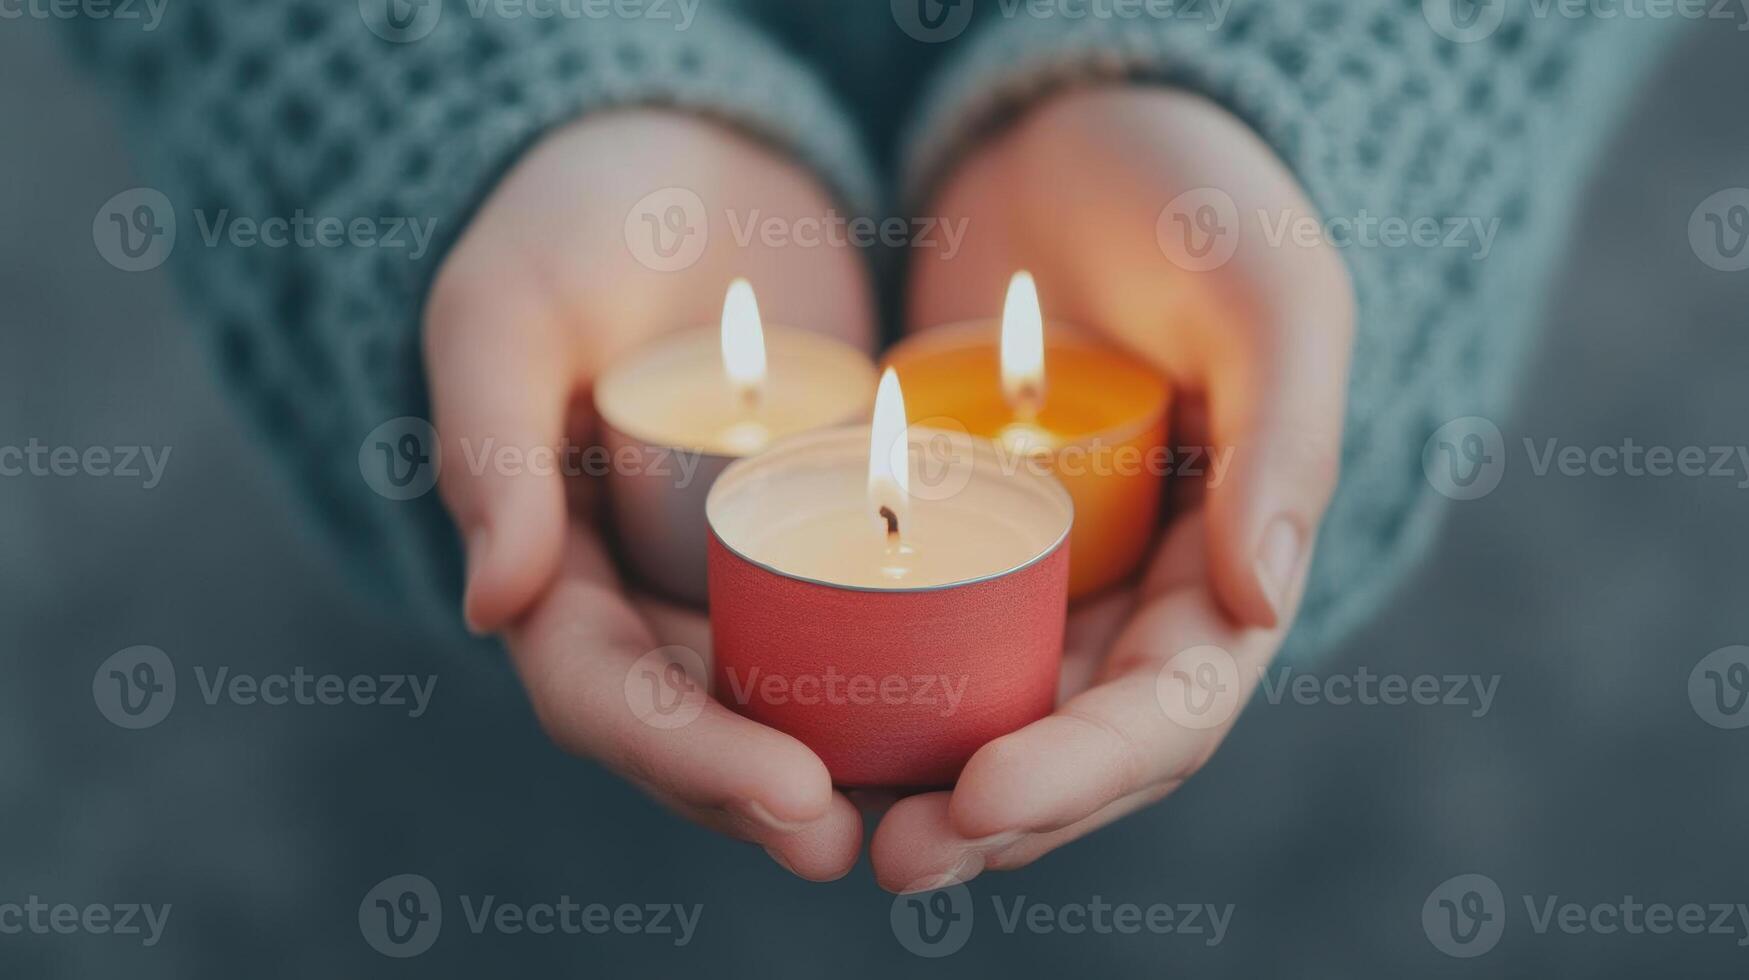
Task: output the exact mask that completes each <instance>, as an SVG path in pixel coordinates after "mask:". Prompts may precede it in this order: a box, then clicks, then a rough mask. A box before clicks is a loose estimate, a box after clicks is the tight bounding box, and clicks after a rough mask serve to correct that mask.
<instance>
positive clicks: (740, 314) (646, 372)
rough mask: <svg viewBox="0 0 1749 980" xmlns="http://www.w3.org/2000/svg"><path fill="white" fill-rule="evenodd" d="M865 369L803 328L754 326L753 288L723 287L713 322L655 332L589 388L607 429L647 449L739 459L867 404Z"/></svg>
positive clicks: (742, 284)
mask: <svg viewBox="0 0 1749 980" xmlns="http://www.w3.org/2000/svg"><path fill="white" fill-rule="evenodd" d="M874 384H875V372H874V366H873V365H872V364H871V363H870V362H869V358H868V356H867V355H866V354H864V353H863V352H861V351H859V350H857V349H855V348H854V347H851V346H850V345H848V344H845V343H842V342H840V341H837V340H834V339H832V338H831V337H827V336H823V335H821V334H818V333H811V332H809V331H806V330H794V329H786V328H783V327H772V326H764V325H763V324H762V323H761V322H760V319H759V307H758V306H757V304H756V303H755V300H754V297H753V288H752V287H751V286H749V285H748V284H747V282H746V280H744V279H737V280H736V281H735V282H734V283H733V284H731V286H730V287H729V294H728V297H727V298H726V299H725V301H724V303H723V320H722V323H721V325H720V326H717V327H707V328H704V329H699V330H689V331H685V332H682V333H676V334H670V335H668V336H665V337H663V338H661V339H659V340H658V341H656V342H655V343H653V344H651V345H650V346H648V347H646V348H644V349H642V350H640V351H637V352H635V353H633V354H632V355H630V356H629V357H627V358H625V359H624V360H622V361H620V362H618V363H616V364H614V365H612V366H611V367H610V368H609V369H608V370H607V371H606V372H605V373H604V374H603V375H602V376H601V378H600V379H599V380H597V381H596V384H595V406H596V409H597V410H598V411H600V413H601V419H602V421H603V422H604V423H605V424H606V425H607V426H608V427H610V428H612V429H615V430H617V431H619V432H620V433H622V434H624V435H626V436H629V437H631V438H634V439H636V440H638V441H639V442H641V443H643V444H645V445H649V446H666V447H673V448H679V449H687V450H691V451H694V452H703V453H710V454H713V455H720V456H747V455H751V454H753V453H756V452H758V451H759V450H760V449H763V448H764V447H765V446H766V444H768V443H770V442H772V441H773V440H776V439H781V438H783V437H785V436H790V435H794V434H796V433H798V432H805V431H807V430H809V429H816V428H820V427H822V426H829V425H838V424H841V423H844V422H848V421H851V420H852V419H855V418H857V417H858V416H860V415H861V414H862V413H863V412H865V411H867V410H868V404H869V398H870V397H871V396H872V395H873V393H874Z"/></svg>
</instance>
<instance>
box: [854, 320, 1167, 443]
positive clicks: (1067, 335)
mask: <svg viewBox="0 0 1749 980" xmlns="http://www.w3.org/2000/svg"><path fill="white" fill-rule="evenodd" d="M991 324H995V325H996V333H997V336H998V337H1000V336H1001V329H1002V320H1001V318H1000V317H992V318H985V319H982V320H958V321H955V322H953V323H944V324H942V325H941V326H938V327H927V328H925V329H923V330H921V331H919V332H917V333H914V334H912V335H911V336H909V337H906V338H905V339H904V340H901V341H899V342H898V343H897V344H895V345H894V346H893V348H892V349H891V350H889V351H888V352H887V353H886V356H884V357H883V358H882V359H881V364H882V365H883V366H891V367H894V368H897V367H899V366H900V365H899V364H898V363H895V362H896V361H899V360H902V358H897V357H895V355H898V354H902V353H905V352H906V351H907V349H909V350H910V351H912V352H918V351H925V352H926V351H934V350H962V349H965V348H968V347H976V346H980V344H979V342H980V341H981V340H983V338H984V332H985V331H987V330H989V329H990V326H991ZM1053 343H1058V344H1061V345H1062V346H1065V347H1077V348H1080V349H1082V350H1094V351H1108V352H1112V353H1122V352H1123V348H1121V347H1116V346H1113V345H1111V344H1104V343H1100V342H1099V341H1097V340H1095V339H1094V338H1093V337H1091V336H1089V335H1088V334H1087V332H1086V331H1083V330H1081V329H1080V328H1079V327H1075V326H1072V325H1070V324H1066V323H1062V322H1060V321H1056V320H1047V321H1045V350H1046V351H1049V350H1050V347H1051V345H1052V344H1053ZM1047 367H1048V365H1047ZM1132 368H1133V370H1134V371H1135V372H1136V373H1137V374H1138V375H1147V376H1148V377H1149V378H1151V379H1152V380H1154V381H1155V382H1156V383H1157V384H1158V386H1159V389H1160V397H1159V398H1158V399H1157V400H1156V401H1155V402H1154V403H1153V404H1152V405H1150V406H1149V408H1148V411H1147V412H1146V413H1145V414H1144V415H1143V416H1142V419H1141V421H1139V422H1125V423H1123V424H1122V425H1115V426H1112V427H1111V428H1109V429H1100V430H1099V431H1097V432H1090V433H1088V434H1086V435H1083V436H1078V437H1076V438H1074V439H1065V440H1063V442H1062V443H1061V444H1059V445H1056V446H1052V447H1048V448H1040V449H1036V450H1032V451H1030V452H1029V453H1028V455H1032V456H1055V455H1057V454H1058V453H1060V452H1061V451H1062V450H1064V449H1068V448H1072V447H1084V446H1089V445H1098V444H1100V443H1102V442H1109V443H1112V444H1119V443H1127V442H1129V441H1130V440H1131V439H1134V438H1136V437H1137V436H1139V435H1141V434H1142V433H1144V432H1146V431H1148V429H1149V428H1150V427H1152V426H1153V425H1155V424H1157V423H1158V422H1159V421H1160V420H1161V419H1163V418H1165V417H1166V410H1167V409H1168V408H1170V407H1171V405H1172V383H1171V382H1170V381H1168V380H1166V378H1165V377H1163V376H1161V375H1160V373H1159V372H1157V371H1154V370H1153V369H1151V368H1145V367H1139V366H1133V365H1132ZM900 376H901V378H903V373H902V372H901V375H900ZM1045 382H1046V384H1047V385H1048V384H1049V383H1050V378H1049V376H1048V375H1047V376H1046V379H1045Z"/></svg>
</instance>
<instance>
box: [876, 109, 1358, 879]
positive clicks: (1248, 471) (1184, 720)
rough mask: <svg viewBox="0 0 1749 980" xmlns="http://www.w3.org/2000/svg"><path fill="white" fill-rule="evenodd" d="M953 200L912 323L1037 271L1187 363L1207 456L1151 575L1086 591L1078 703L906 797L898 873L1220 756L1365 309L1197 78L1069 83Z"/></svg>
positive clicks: (1121, 341) (971, 307)
mask: <svg viewBox="0 0 1749 980" xmlns="http://www.w3.org/2000/svg"><path fill="white" fill-rule="evenodd" d="M928 210H929V213H930V214H932V215H934V216H937V217H939V218H941V219H942V220H944V221H963V222H964V224H965V228H966V235H965V242H964V245H963V247H962V248H961V249H960V250H959V251H958V252H957V254H949V253H948V252H945V251H942V250H921V249H919V250H915V251H914V255H913V259H912V267H911V273H912V275H911V282H910V294H909V297H908V301H909V302H908V313H907V319H908V322H909V324H910V325H911V326H912V327H913V328H922V329H927V328H928V327H929V326H932V325H936V324H941V323H949V322H955V321H960V320H970V319H979V318H983V317H987V316H989V315H990V313H991V311H992V310H993V309H998V308H1000V303H1001V299H1002V296H1003V291H1004V289H1005V287H1006V284H1007V282H1008V279H1009V277H1010V276H1011V275H1012V274H1013V273H1014V272H1015V271H1016V270H1018V269H1027V270H1030V271H1031V272H1032V273H1033V275H1034V277H1035V279H1036V280H1037V283H1038V288H1039V292H1040V296H1041V301H1042V303H1043V306H1044V309H1045V312H1046V315H1047V317H1048V318H1049V319H1051V320H1061V321H1064V322H1068V323H1073V324H1077V325H1079V326H1081V327H1082V328H1084V329H1087V330H1091V331H1094V332H1097V333H1100V334H1102V335H1104V336H1105V337H1107V338H1109V339H1110V340H1111V341H1113V342H1115V343H1116V344H1118V345H1121V346H1123V347H1125V348H1128V349H1129V350H1130V351H1132V352H1133V353H1134V355H1135V356H1136V357H1139V358H1143V359H1145V360H1146V361H1148V362H1149V363H1151V364H1152V365H1154V366H1155V367H1156V368H1157V369H1158V370H1160V371H1161V372H1162V373H1163V374H1164V375H1165V376H1166V377H1167V378H1168V379H1169V380H1170V381H1171V383H1172V385H1173V389H1174V406H1173V413H1174V423H1173V433H1172V437H1171V447H1170V448H1173V449H1174V454H1173V459H1174V460H1176V461H1179V462H1180V463H1182V464H1184V468H1183V469H1182V470H1181V471H1179V472H1177V473H1174V474H1172V475H1169V477H1168V479H1169V480H1170V481H1171V489H1172V497H1173V503H1172V507H1171V508H1170V513H1169V514H1168V515H1166V520H1165V521H1164V522H1163V524H1162V528H1161V530H1160V532H1159V534H1160V544H1159V546H1158V549H1157V551H1156V553H1155V555H1154V557H1153V558H1152V559H1151V561H1150V563H1149V564H1148V566H1147V567H1146V568H1145V569H1144V570H1143V572H1142V573H1141V574H1140V575H1139V576H1138V580H1137V581H1136V582H1135V583H1134V584H1133V585H1131V586H1128V587H1126V588H1123V589H1119V590H1115V591H1114V592H1112V593H1109V594H1106V595H1104V596H1100V597H1096V598H1095V599H1093V600H1090V601H1088V602H1086V603H1083V604H1081V605H1080V606H1079V607H1078V608H1076V609H1075V610H1072V614H1071V618H1070V626H1069V635H1068V641H1067V648H1066V653H1065V660H1064V671H1063V679H1062V689H1061V693H1060V697H1059V706H1058V708H1057V710H1056V711H1055V713H1053V714H1052V715H1051V716H1049V717H1047V718H1045V719H1043V720H1041V721H1039V722H1037V723H1035V724H1033V725H1030V726H1028V727H1026V728H1024V729H1022V730H1020V731H1018V732H1015V733H1013V734H1011V735H1008V736H1005V737H1003V738H999V739H997V740H995V741H993V742H991V743H989V744H988V745H986V746H984V747H983V748H982V749H981V750H979V751H978V752H977V753H976V754H975V755H974V756H973V757H972V759H971V761H970V762H969V763H968V764H967V766H966V768H965V770H964V771H963V772H962V773H961V775H960V778H959V780H958V782H957V784H956V785H955V787H954V788H953V790H952V791H951V792H936V793H926V794H922V795H918V796H911V797H907V798H905V799H903V800H899V801H898V802H897V803H895V804H894V805H893V806H892V808H891V809H890V810H888V811H887V813H886V815H885V817H884V818H883V819H882V822H881V824H880V826H879V828H878V829H877V831H876V833H875V837H874V841H873V844H872V848H871V851H872V854H871V856H872V858H873V861H874V866H875V872H876V875H877V877H878V879H879V880H880V882H881V883H882V884H883V885H884V886H886V887H888V888H890V889H893V890H916V889H919V888H923V887H933V886H938V885H940V884H942V883H944V882H950V881H964V880H967V879H969V878H970V877H972V876H974V875H976V874H978V873H979V872H981V871H983V870H985V869H994V868H1014V867H1019V866H1021V865H1024V864H1027V863H1029V862H1031V861H1033V860H1035V859H1037V858H1038V857H1040V856H1042V855H1044V854H1046V853H1048V852H1050V851H1051V850H1053V849H1055V848H1056V847H1059V846H1061V845H1063V844H1065V843H1067V842H1069V841H1072V840H1075V839H1077V838H1079V837H1081V836H1084V835H1086V834H1088V833H1090V832H1091V831H1093V830H1095V829H1097V828H1099V827H1102V826H1104V825H1106V824H1108V823H1110V822H1112V821H1114V820H1116V819H1118V818H1119V817H1122V816H1124V815H1125V814H1128V813H1131V812H1133V811H1135V810H1137V809H1139V808H1141V807H1144V806H1146V805H1148V804H1150V803H1153V802H1155V801H1156V800H1159V799H1160V798H1161V797H1163V796H1165V795H1166V794H1168V793H1170V792H1171V791H1172V790H1173V789H1175V788H1176V787H1177V786H1179V785H1180V784H1181V783H1182V782H1183V781H1184V780H1185V779H1186V778H1188V777H1189V776H1190V775H1191V774H1193V773H1195V772H1196V771H1197V770H1198V769H1200V768H1201V767H1202V765H1203V764H1204V763H1206V762H1207V761H1208V759H1209V758H1210V757H1211V756H1212V755H1213V753H1214V751H1215V749H1216V748H1217V747H1218V746H1219V744H1220V743H1221V741H1222V740H1223V739H1224V738H1225V736H1226V734H1227V733H1228V731H1230V730H1231V727H1232V725H1233V723H1234V721H1235V720H1236V717H1237V715H1238V713H1239V709H1240V708H1241V707H1242V706H1243V704H1244V702H1245V701H1246V700H1247V699H1248V697H1249V696H1250V693H1251V691H1252V690H1253V689H1254V687H1255V686H1256V683H1257V681H1258V679H1259V678H1260V676H1261V674H1262V671H1263V670H1264V668H1265V667H1266V665H1267V663H1268V661H1269V659H1270V658H1271V657H1272V656H1273V655H1274V654H1275V652H1276V650H1277V649H1278V647H1279V646H1280V644H1281V641H1282V639H1283V637H1284V636H1285V635H1286V632H1287V630H1288V628H1289V626H1290V625H1291V623H1292V620H1293V616H1294V613H1295V610H1296V609H1297V606H1298V603H1299V599H1300V596H1301V594H1302V591H1303V586H1304V577H1305V573H1306V569H1307V566H1308V564H1309V561H1310V557H1311V550H1312V544H1313V542H1314V540H1315V537H1316V534H1317V531H1318V525H1319V522H1320V520H1321V518H1322V515H1323V512H1324V509H1325V507H1326V505H1327V503H1328V501H1329V498H1330V495H1331V493H1332V492H1333V491H1334V489H1335V485H1336V478H1337V469H1338V460H1339V457H1340V449H1341V439H1342V422H1343V412H1344V407H1345V402H1346V391H1347V371H1348V363H1349V355H1350V350H1351V347H1352V338H1353V331H1354V304H1353V298H1352V287H1351V285H1350V282H1349V279H1348V275H1347V271H1346V268H1345V267H1344V265H1343V263H1342V261H1341V258H1340V256H1339V254H1338V253H1337V251H1336V250H1335V249H1334V248H1333V247H1332V246H1331V244H1330V243H1328V242H1327V241H1323V240H1314V239H1315V236H1312V237H1310V238H1302V237H1300V236H1297V235H1286V236H1284V235H1282V234H1280V229H1283V228H1289V227H1295V228H1297V227H1302V226H1304V225H1305V223H1306V222H1307V221H1315V220H1316V213H1315V211H1314V209H1313V208H1312V206H1311V205H1310V203H1309V202H1308V201H1307V199H1306V197H1305V194H1304V193H1303V191H1302V190H1301V189H1300V187H1299V185H1298V184H1297V182H1296V181H1295V179H1294V177H1293V175H1292V174H1291V173H1290V172H1289V171H1288V169H1287V167H1286V166H1285V165H1284V164H1283V163H1282V162H1281V161H1280V160H1279V159H1278V158H1277V157H1276V156H1275V155H1274V154H1273V153H1272V152H1271V151H1270V150H1269V148H1268V147H1267V146H1266V145H1265V144H1264V143H1263V142H1262V141H1261V140H1260V139H1259V138H1258V137H1257V136H1256V134H1255V133H1253V132H1252V131H1251V130H1250V129H1249V128H1248V127H1247V126H1245V125H1244V124H1243V123H1242V122H1240V121H1239V120H1237V119H1236V118H1234V117H1233V116H1231V115H1230V114H1228V113H1227V112H1226V111H1224V110H1222V109H1221V108H1219V107H1217V106H1215V105H1213V104H1211V103H1209V102H1207V101H1205V100H1203V99H1201V98H1199V97H1196V96H1193V95H1190V94H1186V93H1182V92H1178V91H1173V90H1169V89H1160V88H1141V87H1113V88H1096V89H1087V90H1081V91H1075V92H1071V93H1067V94H1063V95H1059V96H1057V97H1055V98H1053V99H1052V100H1050V101H1048V102H1047V103H1045V104H1043V105H1041V106H1040V107H1038V108H1037V109H1035V110H1033V111H1032V112H1031V113H1029V114H1028V116H1027V117H1026V118H1024V119H1022V120H1021V121H1020V122H1019V123H1017V124H1016V125H1015V126H1014V127H1012V128H1011V129H1009V130H1008V131H1006V132H1005V133H1003V134H1001V135H1000V136H999V137H998V138H996V139H995V140H993V141H992V142H990V143H989V144H987V145H985V146H983V147H981V148H979V149H978V150H977V151H976V152H974V153H973V154H971V155H969V156H968V157H966V158H965V159H964V160H963V162H961V163H960V164H959V165H958V166H957V167H956V168H955V169H954V171H953V172H952V173H951V174H949V175H948V176H947V178H946V179H945V181H944V182H943V183H942V185H941V188H940V190H939V192H938V194H937V196H936V198H935V200H934V202H933V204H932V205H931V206H930V207H929V208H928ZM1047 383H1048V382H1047ZM1191 448H1194V449H1195V450H1196V452H1195V453H1194V454H1189V453H1185V452H1183V450H1185V449H1191ZM1217 461H1218V462H1217Z"/></svg>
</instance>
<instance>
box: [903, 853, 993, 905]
mask: <svg viewBox="0 0 1749 980" xmlns="http://www.w3.org/2000/svg"><path fill="white" fill-rule="evenodd" d="M983 870H984V855H983V854H981V853H978V852H976V851H974V852H972V853H970V854H966V855H964V856H963V857H961V858H960V859H959V863H957V864H955V865H954V866H953V868H952V870H950V871H948V872H947V873H946V874H941V875H937V876H935V877H934V878H925V879H924V880H922V881H920V882H918V883H917V884H915V885H912V886H911V887H909V888H906V889H905V890H904V891H903V892H901V893H900V894H903V895H916V894H918V893H920V892H932V891H936V890H938V889H942V888H952V887H953V886H955V885H963V884H965V883H966V882H968V881H971V880H972V879H973V878H976V877H977V876H978V875H979V874H980V873H981V872H983Z"/></svg>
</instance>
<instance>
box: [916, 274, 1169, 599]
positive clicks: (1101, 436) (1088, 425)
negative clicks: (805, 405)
mask: <svg viewBox="0 0 1749 980" xmlns="http://www.w3.org/2000/svg"><path fill="white" fill-rule="evenodd" d="M887 365H888V366H890V367H892V368H894V369H895V370H897V371H898V373H899V375H900V376H901V377H903V378H904V381H905V401H906V405H907V408H908V412H907V414H908V416H909V418H910V420H911V422H912V424H914V425H925V426H928V427H930V428H935V429H953V428H955V427H956V424H957V427H960V428H964V429H965V430H966V431H967V432H970V433H971V434H972V435H974V436H980V437H983V438H987V439H990V440H992V441H994V442H995V443H996V447H997V450H998V453H999V455H1000V457H1001V459H1002V461H1003V463H1004V465H1006V466H1011V467H1032V468H1037V469H1041V470H1045V471H1048V472H1050V473H1053V474H1055V475H1056V477H1057V479H1059V480H1061V481H1062V483H1063V486H1064V487H1065V488H1067V489H1068V491H1069V496H1070V497H1071V498H1072V499H1073V500H1074V504H1075V524H1074V528H1073V529H1072V530H1071V531H1070V533H1069V595H1070V597H1071V598H1079V597H1082V596H1087V595H1092V594H1093V593H1096V592H1099V591H1100V590H1102V589H1105V588H1108V587H1110V586H1112V585H1115V584H1117V583H1118V582H1121V581H1123V580H1124V579H1125V578H1127V577H1128V576H1129V575H1130V574H1131V573H1132V572H1134V571H1135V569H1136V567H1137V566H1138V565H1139V564H1140V563H1141V561H1142V559H1143V558H1144V557H1145V556H1146V554H1147V550H1148V547H1149V545H1150V544H1152V543H1153V540H1154V535H1153V534H1152V531H1153V528H1154V525H1155V523H1156V521H1157V520H1158V518H1159V513H1160V493H1161V489H1162V485H1163V482H1164V475H1165V469H1166V467H1165V465H1164V464H1165V456H1164V452H1163V446H1164V443H1165V440H1166V416H1167V406H1168V403H1169V400H1170V392H1169V389H1168V388H1167V385H1166V381H1165V379H1163V378H1161V377H1160V376H1159V375H1158V374H1157V373H1155V372H1154V371H1152V370H1150V369H1149V368H1147V367H1146V366H1144V365H1143V364H1141V363H1139V362H1138V361H1137V360H1136V359H1135V358H1134V357H1131V356H1127V355H1125V354H1124V353H1122V352H1120V351H1117V350H1114V349H1112V348H1110V347H1107V346H1104V345H1102V344H1099V343H1097V342H1095V341H1093V340H1090V339H1088V338H1087V337H1085V336H1082V335H1079V334H1077V333H1075V332H1073V331H1071V330H1068V329H1066V328H1063V327H1060V326H1058V325H1055V324H1053V325H1052V327H1051V329H1050V330H1049V331H1048V332H1046V330H1045V328H1044V318H1043V315H1042V313H1041V310H1040V306H1039V301H1038V291H1037V288H1036V287H1035V286H1034V284H1033V280H1032V276H1030V275H1028V274H1027V273H1025V272H1020V273H1016V274H1015V276H1014V279H1013V281H1012V282H1011V283H1010V284H1009V287H1008V299H1007V302H1006V303H1005V304H1004V308H1003V315H1002V318H1001V320H999V321H998V320H989V321H975V322H971V323H960V324H953V325H950V326H944V327H937V328H933V329H930V330H926V331H924V332H922V333H920V334H918V335H916V336H914V337H911V338H909V339H907V340H905V341H904V342H903V343H901V344H899V345H898V346H896V347H894V348H893V350H892V351H891V352H889V354H888V355H887Z"/></svg>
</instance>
